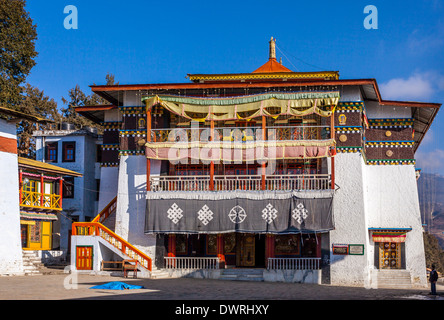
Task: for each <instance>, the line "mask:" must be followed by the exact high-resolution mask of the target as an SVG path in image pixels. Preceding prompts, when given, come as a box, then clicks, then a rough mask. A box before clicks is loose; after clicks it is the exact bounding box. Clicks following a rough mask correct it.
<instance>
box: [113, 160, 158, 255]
mask: <svg viewBox="0 0 444 320" xmlns="http://www.w3.org/2000/svg"><path fill="white" fill-rule="evenodd" d="M145 211H146V157H145V156H143V155H141V156H120V166H119V182H118V195H117V212H116V233H117V234H118V235H119V236H121V237H122V238H123V239H125V240H127V241H128V242H129V243H131V244H132V245H134V246H136V247H137V248H138V249H139V250H141V251H143V252H144V253H146V254H148V256H149V257H151V258H152V259H153V261H154V259H155V246H156V238H155V236H154V235H146V234H145V233H144V228H145Z"/></svg>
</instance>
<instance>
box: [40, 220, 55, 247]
mask: <svg viewBox="0 0 444 320" xmlns="http://www.w3.org/2000/svg"><path fill="white" fill-rule="evenodd" d="M51 226H52V222H50V221H42V225H41V234H40V237H41V243H42V246H41V249H42V250H51V244H52V241H51V240H52V235H51V233H52V230H51V229H52V228H51Z"/></svg>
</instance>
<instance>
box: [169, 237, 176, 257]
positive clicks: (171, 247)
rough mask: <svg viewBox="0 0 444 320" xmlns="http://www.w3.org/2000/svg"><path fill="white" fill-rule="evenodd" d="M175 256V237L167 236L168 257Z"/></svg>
mask: <svg viewBox="0 0 444 320" xmlns="http://www.w3.org/2000/svg"><path fill="white" fill-rule="evenodd" d="M175 256H176V235H175V234H170V235H168V257H175Z"/></svg>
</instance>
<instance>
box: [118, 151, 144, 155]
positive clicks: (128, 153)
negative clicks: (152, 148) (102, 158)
mask: <svg viewBox="0 0 444 320" xmlns="http://www.w3.org/2000/svg"><path fill="white" fill-rule="evenodd" d="M139 155H145V150H144V149H143V150H120V152H119V156H139Z"/></svg>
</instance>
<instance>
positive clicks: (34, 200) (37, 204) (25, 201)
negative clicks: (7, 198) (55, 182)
mask: <svg viewBox="0 0 444 320" xmlns="http://www.w3.org/2000/svg"><path fill="white" fill-rule="evenodd" d="M20 206H21V207H27V208H33V209H39V210H58V211H61V210H62V203H61V196H60V195H58V194H46V193H43V194H42V193H39V192H33V191H22V192H21V199H20Z"/></svg>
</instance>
